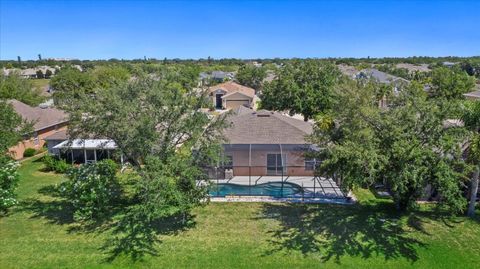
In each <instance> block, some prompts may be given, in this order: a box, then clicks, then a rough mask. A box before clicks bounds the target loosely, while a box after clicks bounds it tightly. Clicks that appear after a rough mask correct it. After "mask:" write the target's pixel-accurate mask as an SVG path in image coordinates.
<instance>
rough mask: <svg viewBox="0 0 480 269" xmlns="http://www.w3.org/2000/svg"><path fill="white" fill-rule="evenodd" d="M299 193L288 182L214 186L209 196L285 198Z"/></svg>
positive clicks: (299, 192)
mask: <svg viewBox="0 0 480 269" xmlns="http://www.w3.org/2000/svg"><path fill="white" fill-rule="evenodd" d="M301 193H302V187H300V186H298V185H297V184H293V183H288V182H283V183H282V182H268V183H264V184H258V185H254V186H251V187H250V186H244V185H237V184H230V183H220V184H214V185H213V186H212V187H211V189H210V195H211V196H217V197H223V196H227V195H239V196H242V195H253V196H272V197H285V196H291V195H295V194H301Z"/></svg>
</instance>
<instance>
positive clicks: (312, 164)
mask: <svg viewBox="0 0 480 269" xmlns="http://www.w3.org/2000/svg"><path fill="white" fill-rule="evenodd" d="M319 164H320V162H319V161H317V159H315V158H305V170H308V171H313V170H315V169H316V168H317V165H319Z"/></svg>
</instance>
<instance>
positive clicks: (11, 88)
mask: <svg viewBox="0 0 480 269" xmlns="http://www.w3.org/2000/svg"><path fill="white" fill-rule="evenodd" d="M0 99H16V100H19V101H21V102H24V103H26V104H28V105H32V106H35V105H38V104H39V103H41V102H42V101H43V99H44V98H43V97H42V96H41V95H40V91H39V90H37V89H35V88H34V87H33V85H32V83H31V82H30V81H29V80H28V79H24V78H22V77H20V75H19V74H18V73H15V72H14V73H10V74H9V75H8V76H6V75H4V74H0Z"/></svg>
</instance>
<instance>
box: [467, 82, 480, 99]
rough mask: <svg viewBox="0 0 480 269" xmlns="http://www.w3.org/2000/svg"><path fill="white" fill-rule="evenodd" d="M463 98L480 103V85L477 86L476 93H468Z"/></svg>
mask: <svg viewBox="0 0 480 269" xmlns="http://www.w3.org/2000/svg"><path fill="white" fill-rule="evenodd" d="M463 96H465V98H467V99H470V100H478V101H480V84H477V85H476V90H475V91H473V92H469V93H466V94H464V95H463Z"/></svg>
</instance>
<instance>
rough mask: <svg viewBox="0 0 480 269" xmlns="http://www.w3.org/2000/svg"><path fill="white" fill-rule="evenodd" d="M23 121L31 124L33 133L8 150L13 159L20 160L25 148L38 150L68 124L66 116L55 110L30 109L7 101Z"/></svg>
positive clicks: (18, 103) (15, 102)
mask: <svg viewBox="0 0 480 269" xmlns="http://www.w3.org/2000/svg"><path fill="white" fill-rule="evenodd" d="M8 103H10V104H11V105H12V107H13V109H14V110H15V112H16V113H17V114H18V115H20V116H21V117H22V118H23V119H24V120H26V121H28V122H32V123H33V132H32V133H30V134H26V135H25V139H24V140H23V141H22V142H20V143H18V145H16V146H14V147H11V148H10V149H9V152H10V154H11V155H12V157H13V158H15V159H17V160H18V159H21V158H22V157H23V152H24V151H25V149H27V148H34V149H39V148H41V147H43V145H44V144H45V138H46V137H47V136H50V135H52V134H54V133H56V132H58V131H61V130H65V129H66V128H67V124H68V118H67V114H65V113H64V112H63V111H61V110H58V109H56V108H49V107H44V108H42V107H31V106H29V105H27V104H24V103H22V102H20V101H17V100H9V101H8Z"/></svg>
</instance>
